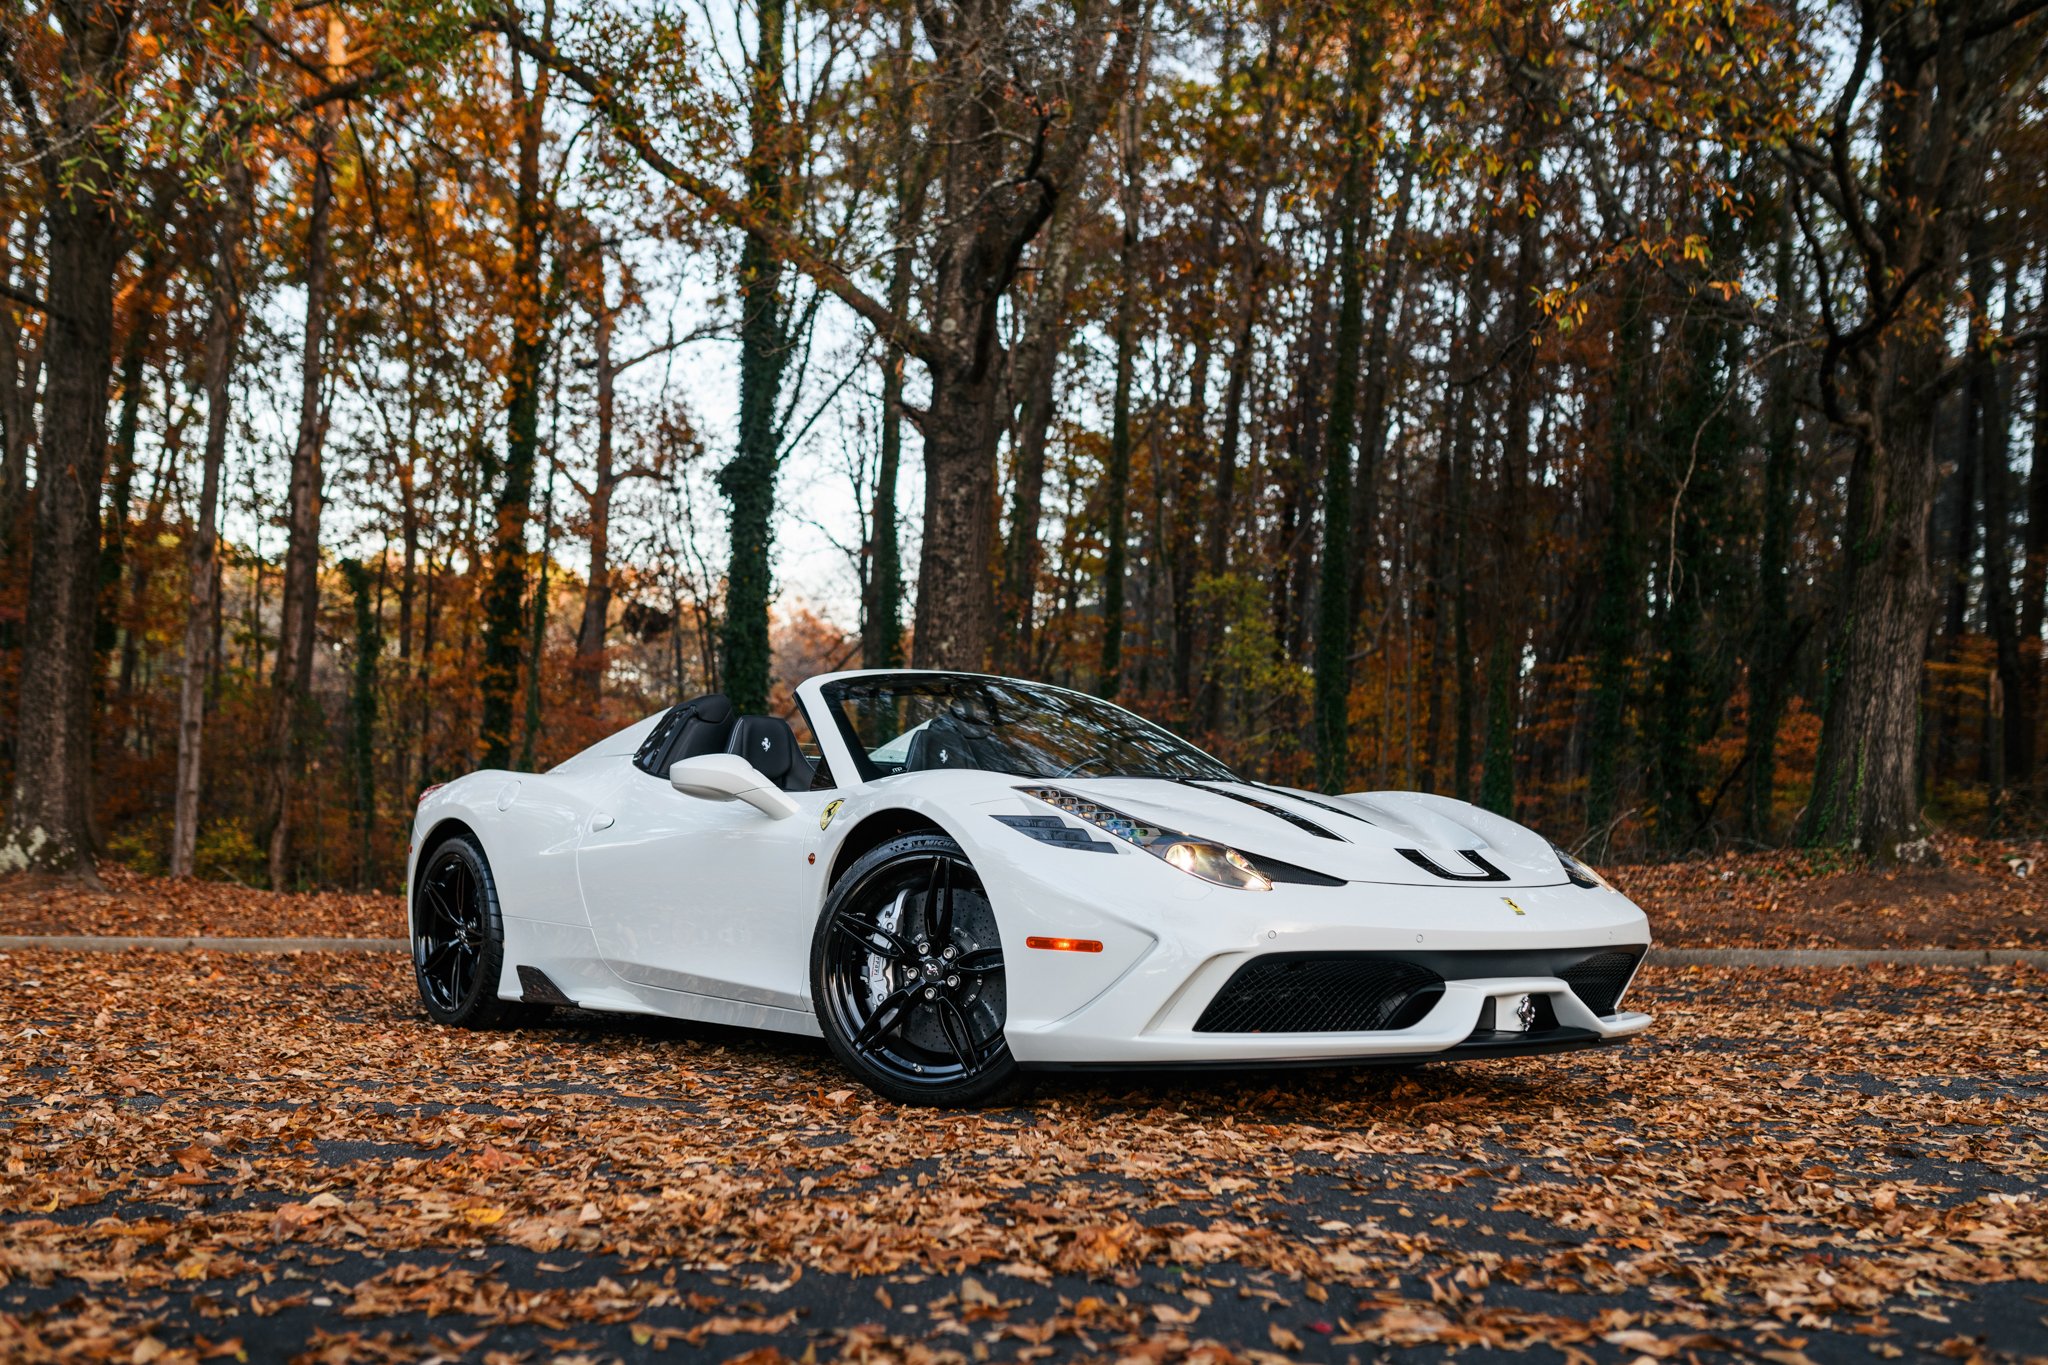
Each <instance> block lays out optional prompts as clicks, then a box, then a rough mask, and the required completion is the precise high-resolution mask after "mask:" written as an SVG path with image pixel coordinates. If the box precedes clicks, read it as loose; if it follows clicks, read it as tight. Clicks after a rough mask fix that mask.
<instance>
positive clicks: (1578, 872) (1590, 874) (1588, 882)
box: [1550, 844, 1619, 894]
mask: <svg viewBox="0 0 2048 1365" xmlns="http://www.w3.org/2000/svg"><path fill="white" fill-rule="evenodd" d="M1550 850H1551V852H1553V853H1555V854H1556V855H1557V860H1558V861H1559V862H1560V863H1562V864H1564V875H1565V878H1566V880H1568V881H1570V882H1571V884H1572V885H1573V886H1583V887H1585V888H1586V889H1587V890H1588V891H1590V890H1592V889H1593V888H1594V887H1596V886H1597V887H1599V888H1600V889H1601V890H1602V891H1613V890H1614V883H1613V882H1610V881H1608V880H1607V878H1605V877H1603V876H1601V875H1600V871H1599V869H1598V868H1596V867H1594V866H1593V865H1592V864H1590V863H1582V862H1580V861H1579V860H1578V859H1577V858H1574V857H1573V856H1572V855H1571V854H1569V853H1567V852H1565V851H1564V850H1563V849H1561V848H1559V847H1558V846H1557V845H1556V844H1552V845H1551V846H1550ZM1617 894H1619V893H1617Z"/></svg>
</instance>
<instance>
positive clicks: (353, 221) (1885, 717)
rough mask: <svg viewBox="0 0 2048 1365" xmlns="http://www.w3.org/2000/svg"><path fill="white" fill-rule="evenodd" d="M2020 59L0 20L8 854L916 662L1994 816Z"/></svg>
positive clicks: (1108, 5)
mask: <svg viewBox="0 0 2048 1365" xmlns="http://www.w3.org/2000/svg"><path fill="white" fill-rule="evenodd" d="M2044 64H2048V10H2044V9H2042V8H2041V7H2039V6H2035V5H2032V4H2027V3H2020V4H2013V3H2010V2H2009V0H1958V3H1955V4H1950V5H1939V6H1930V5H1924V4H1916V3H1909V0H1897V3H1893V2H1892V0H1873V3H1869V4H1859V5H1849V4H1847V3H1829V4H1819V5H1807V6H1793V5H1788V4H1777V3H1768V2H1767V3H1759V4H1754V5H1746V6H1738V7H1735V8H1733V9H1731V8H1729V7H1727V6H1717V5H1705V4H1692V3H1685V4H1679V5H1677V6H1665V7H1662V8H1660V9H1656V10H1648V9H1641V8H1631V7H1626V6H1624V7H1613V6H1604V5H1584V4H1572V3H1556V2H1546V3H1513V4H1509V3H1499V4H1494V3H1488V4H1481V5H1456V6H1453V5H1441V6H1438V5H1424V6H1422V7H1421V8H1416V7H1413V6H1410V7H1405V8H1404V7H1398V6H1392V5H1387V4H1384V3H1381V2H1380V0H1328V2H1327V3H1317V4H1311V5H1281V4H1274V3H1266V2H1265V0H1258V2H1257V3H1249V4H1233V5H1225V6H1209V7H1201V6H1197V7H1194V8H1192V9H1185V10H1175V11H1171V12H1169V11H1167V10H1165V9H1162V8H1160V7H1158V6H1155V5H1151V4H1149V3H1147V2H1146V0H1078V2H1077V3H1071V4H1059V5H1053V4H1047V3H1042V2H1041V0H962V3H957V4H917V5H911V4H897V3H883V4H880V5H869V6H854V7H845V6H813V5H806V4H800V3H794V2H793V0H749V3H747V4H745V5H736V6H732V7H728V8H726V9H719V8H718V7H716V6H713V7H711V9H709V10H706V9H705V8H704V7H702V6H698V5H689V6H681V5H668V4H656V5H652V6H626V5H618V4H614V3H611V0H587V2H585V0H577V2H576V3H569V0H545V2H543V0H531V2H530V3H520V4H514V3H493V4H488V5H484V4H475V5H472V4H463V5H451V4H444V3H438V2H437V0H413V2H412V3H407V4H402V5H395V6H377V7H370V6H362V5H357V4H353V3H349V2H348V0H332V2H331V3H327V4H322V5H316V6H311V7H304V6H302V7H300V8H299V9H297V10H293V11H290V12H288V13H287V12H283V11H274V10H269V9H262V8H258V9H246V8H240V7H237V6H234V5H228V6H226V7H216V8H212V9H207V10H203V11H197V12H188V11H185V10H181V9H175V8H164V7H159V6H152V5H150V4H148V3H145V2H144V0H134V3H118V2H115V0H106V2H105V3H103V2H102V0H93V2H92V3H86V4H63V5H58V4H53V3H52V4H45V5H42V6H31V7H30V8H29V9H27V10H22V11H19V12H15V13H11V14H10V15H9V16H7V18H6V19H5V21H4V33H0V85H4V90H0V101H4V103H5V105H6V108H7V110H8V114H9V117H8V118H7V119H5V120H0V244H4V248H5V253H6V254H5V257H4V259H0V555H4V558H5V561H6V564H7V567H8V570H9V572H8V573H7V574H6V575H4V576H0V697H4V698H5V701H4V702H0V705H4V706H7V707H11V708H12V710H11V712H10V713H9V714H10V715H11V717H12V720H11V723H10V724H9V725H8V726H6V727H5V729H6V732H7V736H8V737H9V739H8V741H7V742H6V743H5V745H4V746H0V749H4V751H0V767H4V768H5V770H6V773H7V775H8V783H7V787H8V790H9V791H10V792H11V793H12V800H11V801H10V803H9V807H8V812H7V822H6V826H5V834H4V837H0V861H4V862H5V863H6V864H7V865H9V866H34V867H41V868H49V869H65V868H70V867H77V866H80V865H81V864H82V863H83V861H84V860H85V859H87V857H88V855H90V854H91V853H93V852H95V851H107V852H112V853H115V854H116V855H117V856H122V857H130V858H137V859H142V860H145V861H162V862H163V863H164V864H165V865H166V866H168V867H169V868H171V869H172V870H174V871H178V872H181V873H183V872H201V873H204V872H207V871H209V870H216V869H228V870H232V871H234V872H235V874H236V875H238V876H245V877H252V878H258V879H261V878H267V879H269V880H270V881H271V882H273V883H274V884H278V885H288V884H293V883H296V882H300V881H339V880H362V881H374V880H388V879H389V877H390V875H391V870H392V868H393V866H394V865H395V863H396V861H397V858H398V854H399V850H400V846H401V845H402V841H403V831H404V828H405V819H404V813H405V811H406V810H408V809H409V804H410V802H411V800H412V798H413V796H414V795H415V794H416V792H417V789H418V788H419V787H420V786H421V785H424V784H426V783H428V782H431V781H434V780H438V779H440V778H442V777H445V776H447V775H449V774H451V773H453V772H457V771H461V770H465V769H467V768H469V767H472V766H475V765H476V764H478V763H479V762H482V763H488V764H513V763H523V762H526V761H528V760H529V758H530V760H531V761H533V762H535V763H543V762H548V761H552V760H554V759H557V758H560V757H562V756H565V755H566V754H568V753H570V752H573V751H574V750H575V749H576V748H578V747H580V746H581V745H583V744H585V743H588V742H589V741H590V740H592V739H594V738H596V737H597V736H598V735H600V734H603V733H607V732H608V731H610V730H612V729H616V728H617V727H619V726H621V725H623V724H626V723H627V722H629V721H630V720H632V719H634V718H635V717H637V716H638V715H641V714H644V713H645V712H647V711H649V710H652V709H654V708H655V707H657V706H659V705H661V704H663V703H665V702H666V701H668V700H671V699H672V698H673V696H674V694H675V693H676V692H678V691H683V690H689V689H699V688H710V687H719V688H722V689H724V690H726V691H728V692H729V693H731V694H732V695H733V697H734V698H735V700H736V701H738V702H739V703H740V704H742V705H743V706H746V707H749V708H757V707H781V706H786V705H787V695H788V694H787V688H788V686H789V684H791V683H792V682H794V681H795V680H796V676H795V675H796V673H797V671H798V670H799V669H804V668H814V667H816V668H823V667H843V666H849V665H852V664H854V663H866V664H869V665H871V666H882V667H891V666H898V665H900V664H902V663H904V662H906V661H914V662H915V663H917V664H919V665H920V666H942V667H963V668H983V667H999V668H1003V669H1008V670H1014V671H1018V672H1024V673H1032V674H1038V675H1043V676H1047V677H1050V678H1052V679H1054V680H1056V681H1062V682H1065V683H1068V684H1071V685H1074V686H1077V687H1081V688H1085V689H1091V690H1097V691H1100V692H1101V693H1103V694H1105V695H1110V696H1114V697H1116V698H1117V699H1118V700H1119V701H1121V702H1122V703H1124V704H1126V705H1130V706H1133V707H1135V708H1138V709H1140V710H1143V711H1145V712H1147V713H1149V714H1153V715H1156V716H1158V717H1160V718H1162V719H1164V720H1166V721H1168V722H1169V723H1171V724H1174V725H1176V726H1178V727H1179V728H1181V729H1183V730H1185V731H1187V732H1189V733H1191V734H1192V735H1193V736H1194V737H1196V738H1197V739H1198V740H1200V741H1201V742H1203V743H1205V744H1207V745H1209V746H1211V747H1212V748H1214V749H1215V750H1217V751H1218V752H1219V753H1220V754H1221V755H1222V756H1224V757H1225V758H1227V759H1229V760H1231V761H1233V762H1236V763H1239V764H1241V765H1242V766H1244V767H1245V768H1246V769H1247V770H1248V771H1250V772H1252V773H1254V774H1255V775H1257V776H1259V777H1261V778H1265V779H1270V780H1274V781H1282V782H1288V783H1294V784H1300V785H1308V786H1317V787H1321V788H1324V789H1327V790H1351V789H1356V788H1359V787H1378V786H1389V785H1392V786H1417V787H1424V788H1429V789H1434V790H1442V791H1447V792H1452V793H1455V794H1457V795H1460V796H1467V797H1471V798H1473V799H1477V800H1479V801H1480V802H1482V803H1483V804H1486V805H1488V806H1491V807H1493V808H1495V809H1498V810H1502V811H1506V812H1511V813H1514V814H1516V815H1518V816H1520V817H1522V818H1526V819H1531V820H1533V821H1535V822H1537V823H1538V824H1539V825H1541V826H1542V827H1543V828H1544V829H1545V830H1546V831H1547V832H1549V833H1551V834H1552V835H1554V836H1556V837H1560V838H1561V839H1563V840H1565V841H1567V842H1570V843H1574V844H1583V845H1585V846H1587V847H1588V848H1590V849H1591V850H1592V851H1594V852H1595V853H1596V854H1599V855H1601V856H1607V855H1611V854H1617V853H1634V852H1645V853H1679V852H1683V851H1686V850H1690V849H1695V848H1701V847H1712V846H1715V845H1719V844H1723V843H1728V842H1744V843H1771V842H1777V841H1780V840H1784V839H1788V838H1796V839H1800V840H1804V841H1807V842H1812V843H1821V844H1830V845H1848V846H1854V847H1858V848H1863V849H1866V850H1869V851H1871V852H1873V853H1876V854H1878V855H1879V856H1892V855H1893V854H1894V853H1895V852H1896V850H1897V849H1898V847H1899V846H1900V845H1902V844H1908V843H1910V841H1911V840H1912V839H1913V838H1914V837H1915V836H1916V835H1917V834H1918V833H1919V832H1920V831H1921V830H1922V829H1923V828H1925V827H1926V826H1927V825H1928V824H1929V823H1930V822H1937V823H1938V822H1944V821H1964V822H1969V823H1970V824H1971V825H1972V827H1976V828H1987V829H1989V828H1998V829H2010V828H2018V827H2031V825H2032V824H2033V823H2034V822H2036V821H2038V820H2039V818H2040V816H2041V814H2042V812H2043V811H2044V810H2048V803H2044V802H2043V800H2042V797H2043V795H2044V788H2043V774H2042V772H2041V771H2040V767H2041V765H2040V762H2039V755H2040V753H2041V747H2042V746H2041V741H2042V736H2041V733H2040V731H2041V726H2042V724H2043V719H2044V718H2043V716H2042V710H2043V705H2042V696H2043V683H2042V656H2043V645H2042V641H2043V631H2044V621H2048V475H2044V474H2043V472H2042V471H2043V469H2044V468H2048V455H2044V451H2048V415H2044V414H2048V402H2044V400H2043V396H2042V395H2043V369H2044V364H2048V342H2044V341H2043V332H2044V331H2048V306H2044V303H2043V299H2044V295H2048V236H2044V233H2043V231H2042V223H2043V221H2044V212H2048V183H2044V182H2043V180H2042V178H2041V176H2040V172H2039V168H2040V167H2041V166H2042V165H2044V164H2048V143H2044V141H2043V134H2042V131H2041V130H2042V128H2043V127H2044V126H2048V120H2044V117H2043V116H2044V115H2048V107H2044V99H2043V94H2044V86H2048V65H2044ZM80 148H83V149H89V151H90V153H91V154H90V155H77V154H73V153H72V151H71V150H70V149H80ZM707 376H710V377H711V382H706V377H707ZM820 468H826V469H829V470H831V471H833V476H834V478H835V479H836V478H838V476H839V475H840V474H841V473H843V474H844V475H845V476H846V479H845V481H844V482H845V486H844V487H840V486H839V485H837V484H830V483H829V481H825V480H821V479H820V478H818V477H816V475H817V471H818V470H819V469H820ZM820 539H823V540H825V541H827V542H829V543H830V544H831V545H833V546H835V547H837V548H839V549H840V550H842V551H843V552H844V554H845V559H846V563H847V565H848V569H847V572H846V574H845V576H844V577H845V581H844V582H843V583H842V582H838V581H836V580H835V579H834V577H833V575H832V574H831V573H830V572H828V571H826V570H824V569H821V568H820V567H819V561H818V558H817V556H816V554H815V553H812V552H811V551H809V550H806V549H805V547H806V546H807V545H814V544H815V543H816V542H817V541H818V540H820ZM806 599H810V600H806ZM814 604H817V605H814ZM828 616H829V618H830V619H827V617H828ZM841 617H844V619H843V620H841V619H839V618H841ZM906 618H907V619H906Z"/></svg>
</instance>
